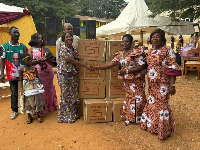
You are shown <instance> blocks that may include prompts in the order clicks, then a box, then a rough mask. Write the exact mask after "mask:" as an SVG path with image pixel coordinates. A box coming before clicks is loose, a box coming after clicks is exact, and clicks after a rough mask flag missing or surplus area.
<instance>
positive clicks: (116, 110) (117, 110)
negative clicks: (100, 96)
mask: <svg viewBox="0 0 200 150" xmlns="http://www.w3.org/2000/svg"><path fill="white" fill-rule="evenodd" d="M111 100H112V102H113V121H114V122H118V121H121V115H122V111H123V105H124V100H125V98H124V99H117V100H115V99H111Z"/></svg>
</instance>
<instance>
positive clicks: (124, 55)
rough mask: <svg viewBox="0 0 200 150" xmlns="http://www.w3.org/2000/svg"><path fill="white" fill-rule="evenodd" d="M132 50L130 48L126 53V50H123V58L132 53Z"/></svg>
mask: <svg viewBox="0 0 200 150" xmlns="http://www.w3.org/2000/svg"><path fill="white" fill-rule="evenodd" d="M130 51H131V50H129V51H128V52H127V53H126V54H124V52H125V51H124V52H123V58H125V57H126V56H127V55H128V54H129V53H130Z"/></svg>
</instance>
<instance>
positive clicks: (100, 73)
mask: <svg viewBox="0 0 200 150" xmlns="http://www.w3.org/2000/svg"><path fill="white" fill-rule="evenodd" d="M80 62H82V63H84V64H86V65H90V66H99V65H105V62H102V61H94V60H80ZM79 71H80V73H79V79H105V70H95V71H92V72H90V71H89V70H87V69H86V68H84V67H80V68H79Z"/></svg>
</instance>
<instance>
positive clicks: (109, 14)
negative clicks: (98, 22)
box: [76, 0, 124, 18]
mask: <svg viewBox="0 0 200 150" xmlns="http://www.w3.org/2000/svg"><path fill="white" fill-rule="evenodd" d="M76 3H77V6H78V7H77V9H78V14H79V15H83V16H91V17H98V18H116V17H117V16H119V14H120V9H121V5H122V4H123V3H124V0H77V1H76Z"/></svg>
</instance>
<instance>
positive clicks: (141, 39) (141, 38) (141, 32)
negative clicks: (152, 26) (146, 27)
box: [140, 30, 143, 45]
mask: <svg viewBox="0 0 200 150" xmlns="http://www.w3.org/2000/svg"><path fill="white" fill-rule="evenodd" d="M140 42H141V45H143V31H142V30H140Z"/></svg>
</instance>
